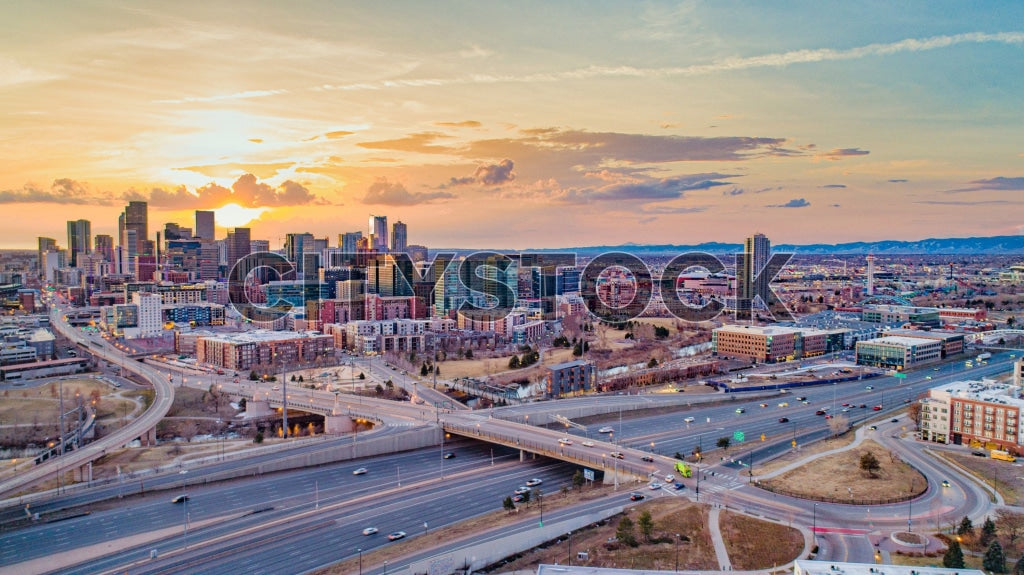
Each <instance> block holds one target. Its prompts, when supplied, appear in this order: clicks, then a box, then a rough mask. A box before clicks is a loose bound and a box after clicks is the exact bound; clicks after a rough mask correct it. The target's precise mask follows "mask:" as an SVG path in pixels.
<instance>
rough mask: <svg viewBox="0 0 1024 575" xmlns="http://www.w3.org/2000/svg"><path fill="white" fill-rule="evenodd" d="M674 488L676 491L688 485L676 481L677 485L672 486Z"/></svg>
mask: <svg viewBox="0 0 1024 575" xmlns="http://www.w3.org/2000/svg"><path fill="white" fill-rule="evenodd" d="M672 488H673V489H675V490H676V491H679V490H680V489H686V485H684V484H682V483H676V484H675V485H673V486H672Z"/></svg>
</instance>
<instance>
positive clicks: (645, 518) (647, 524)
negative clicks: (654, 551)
mask: <svg viewBox="0 0 1024 575" xmlns="http://www.w3.org/2000/svg"><path fill="white" fill-rule="evenodd" d="M636 526H637V527H639V528H640V533H641V534H642V535H643V536H644V541H646V542H650V541H651V532H652V531H654V520H653V519H651V512H650V511H647V510H644V512H643V513H641V514H640V517H639V518H637V520H636Z"/></svg>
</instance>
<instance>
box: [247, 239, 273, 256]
mask: <svg viewBox="0 0 1024 575" xmlns="http://www.w3.org/2000/svg"><path fill="white" fill-rule="evenodd" d="M269 251H270V240H249V253H251V254H258V253H261V252H269Z"/></svg>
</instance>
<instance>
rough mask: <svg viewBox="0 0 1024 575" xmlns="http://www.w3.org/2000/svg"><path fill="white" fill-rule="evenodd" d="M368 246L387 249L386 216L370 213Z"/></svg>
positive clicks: (382, 249)
mask: <svg viewBox="0 0 1024 575" xmlns="http://www.w3.org/2000/svg"><path fill="white" fill-rule="evenodd" d="M370 247H371V248H373V249H375V250H379V251H382V252H386V251H388V217H387V216H375V215H373V214H370Z"/></svg>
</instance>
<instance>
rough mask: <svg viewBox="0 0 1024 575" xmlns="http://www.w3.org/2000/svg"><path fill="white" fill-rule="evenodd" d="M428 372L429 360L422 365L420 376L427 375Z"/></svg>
mask: <svg viewBox="0 0 1024 575" xmlns="http://www.w3.org/2000/svg"><path fill="white" fill-rule="evenodd" d="M427 373H428V372H427V362H423V365H422V366H420V377H427Z"/></svg>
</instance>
